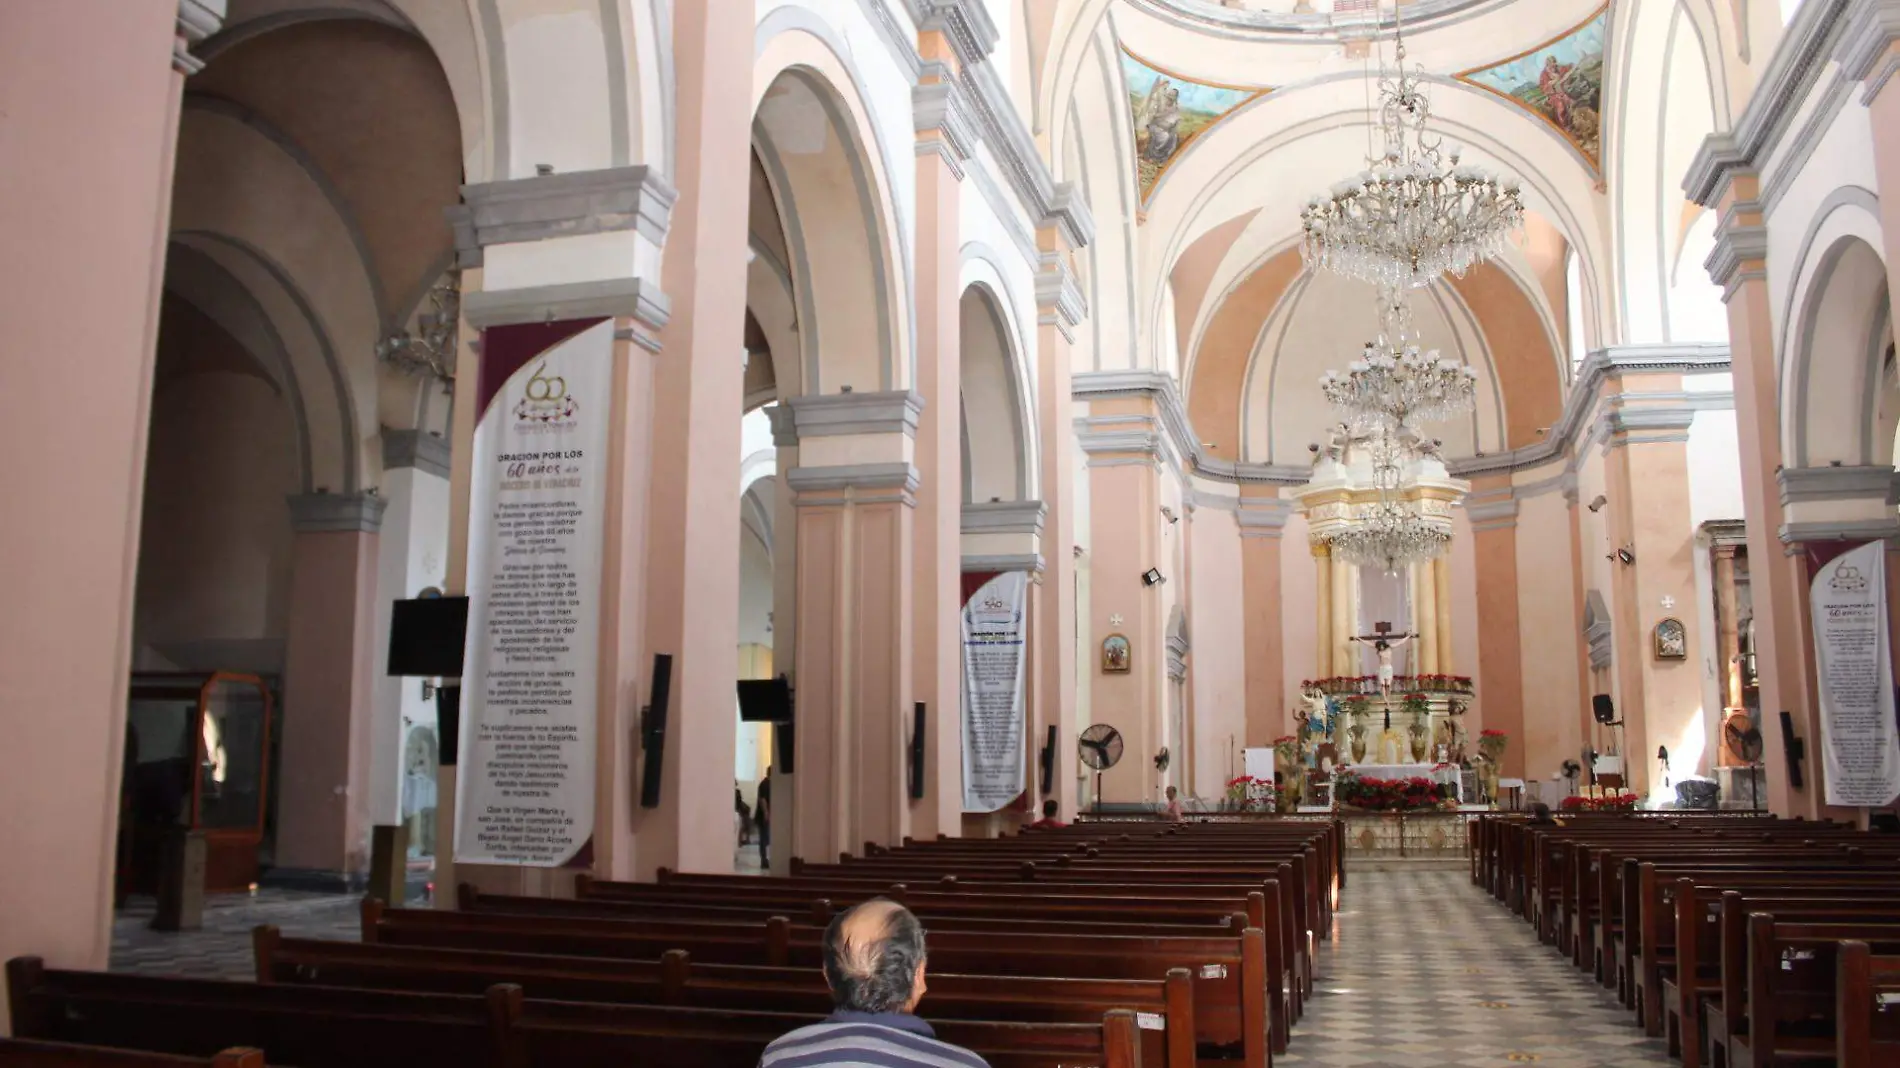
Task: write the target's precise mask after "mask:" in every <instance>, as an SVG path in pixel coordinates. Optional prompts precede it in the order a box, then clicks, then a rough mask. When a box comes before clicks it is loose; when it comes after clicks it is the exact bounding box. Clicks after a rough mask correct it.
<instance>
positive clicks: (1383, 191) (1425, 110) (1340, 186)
mask: <svg viewBox="0 0 1900 1068" xmlns="http://www.w3.org/2000/svg"><path fill="white" fill-rule="evenodd" d="M1394 15H1395V18H1396V15H1397V12H1396V10H1395V12H1394ZM1395 58H1396V63H1395V69H1392V70H1387V69H1386V68H1385V66H1384V64H1383V62H1381V64H1380V71H1379V130H1380V132H1381V133H1382V134H1383V136H1384V140H1385V150H1384V152H1383V154H1381V155H1378V156H1371V155H1368V158H1367V160H1366V163H1367V169H1365V170H1363V171H1360V172H1359V173H1358V174H1357V175H1355V176H1353V177H1351V178H1348V179H1346V180H1345V181H1342V182H1339V183H1337V184H1335V185H1334V186H1333V187H1332V190H1331V191H1330V193H1329V194H1328V195H1326V196H1317V197H1314V198H1313V199H1312V200H1311V201H1310V202H1308V203H1307V205H1306V207H1305V208H1304V209H1302V210H1301V212H1300V221H1301V223H1302V225H1303V227H1304V230H1305V235H1304V238H1303V239H1302V241H1301V243H1300V252H1301V254H1302V255H1303V256H1304V257H1305V260H1306V262H1307V264H1308V265H1310V266H1315V267H1322V268H1325V269H1326V270H1329V271H1333V272H1335V273H1338V274H1343V275H1347V276H1348V277H1352V278H1358V279H1361V280H1363V281H1367V282H1371V283H1373V284H1375V285H1381V286H1395V287H1406V288H1417V287H1420V286H1426V285H1430V284H1431V283H1432V281H1433V280H1435V279H1436V278H1438V277H1439V276H1440V275H1442V274H1444V273H1445V272H1447V271H1449V272H1451V273H1453V274H1458V275H1462V274H1464V273H1465V272H1466V271H1467V270H1469V269H1470V268H1472V267H1473V266H1475V265H1477V264H1479V263H1482V262H1484V261H1485V260H1487V259H1489V258H1491V257H1492V256H1495V255H1497V254H1499V253H1500V252H1502V251H1503V250H1504V246H1505V242H1506V241H1507V240H1508V239H1509V238H1510V236H1511V235H1512V234H1513V233H1515V232H1516V231H1517V229H1518V227H1520V226H1521V225H1522V224H1523V221H1524V202H1523V199H1522V197H1521V195H1520V192H1519V188H1518V183H1517V181H1516V180H1515V179H1511V178H1499V177H1497V176H1495V175H1493V174H1491V173H1490V172H1488V171H1485V170H1483V169H1482V168H1479V167H1476V166H1473V165H1471V164H1468V163H1461V162H1460V161H1459V159H1460V155H1461V151H1462V150H1461V149H1460V148H1459V146H1457V145H1455V144H1453V145H1448V144H1445V143H1444V140H1443V139H1442V138H1440V137H1438V136H1436V135H1434V134H1431V133H1428V132H1427V131H1426V125H1427V123H1428V122H1429V120H1430V118H1431V101H1430V100H1429V99H1428V98H1427V97H1426V95H1425V91H1424V88H1423V83H1422V81H1421V79H1420V77H1419V73H1418V71H1417V70H1412V71H1410V72H1408V71H1407V70H1406V69H1405V36H1404V32H1403V26H1402V25H1401V26H1400V27H1399V32H1398V35H1397V38H1396V49H1395Z"/></svg>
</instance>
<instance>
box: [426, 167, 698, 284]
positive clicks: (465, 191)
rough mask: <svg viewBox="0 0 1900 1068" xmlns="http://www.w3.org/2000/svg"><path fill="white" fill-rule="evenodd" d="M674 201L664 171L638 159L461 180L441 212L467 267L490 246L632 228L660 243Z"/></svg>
mask: <svg viewBox="0 0 1900 1068" xmlns="http://www.w3.org/2000/svg"><path fill="white" fill-rule="evenodd" d="M677 199H679V194H678V193H677V192H675V191H674V189H673V187H672V186H670V185H668V184H667V181H666V179H665V177H663V176H662V175H661V174H660V173H659V172H658V171H656V170H654V169H652V168H650V167H647V166H645V165H640V166H633V167H611V168H607V169H605V170H595V171H574V172H572V173H569V174H542V175H536V176H534V177H532V178H511V179H508V180H506V181H500V182H482V183H479V184H476V185H465V186H463V187H462V203H461V204H458V205H456V206H454V207H451V208H448V209H447V212H446V213H447V215H448V219H449V225H450V226H451V227H452V228H453V229H454V231H455V244H456V251H457V253H459V254H460V258H461V260H462V265H463V266H465V267H468V266H479V265H480V254H481V250H482V249H485V248H487V247H488V246H490V245H509V244H516V243H519V242H524V241H545V240H547V239H548V238H553V237H575V236H579V235H582V234H604V233H616V232H619V231H623V230H634V231H637V232H638V233H639V234H640V236H642V237H644V238H646V239H647V240H648V241H651V242H653V243H654V244H656V245H663V244H665V243H666V231H667V228H668V226H669V225H670V223H671V221H672V216H673V202H674V201H675V200H677ZM471 261H473V262H471Z"/></svg>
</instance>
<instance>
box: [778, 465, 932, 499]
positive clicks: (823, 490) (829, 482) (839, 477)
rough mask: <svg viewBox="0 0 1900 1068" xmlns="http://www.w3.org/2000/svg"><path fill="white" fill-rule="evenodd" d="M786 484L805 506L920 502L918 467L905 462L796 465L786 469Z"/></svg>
mask: <svg viewBox="0 0 1900 1068" xmlns="http://www.w3.org/2000/svg"><path fill="white" fill-rule="evenodd" d="M785 485H786V486H787V487H788V488H790V489H791V491H792V493H793V494H794V495H795V498H794V499H795V501H796V503H797V505H798V506H799V507H801V508H805V507H811V506H822V505H839V504H893V503H894V504H907V505H913V506H914V505H915V504H916V503H917V497H916V493H917V485H918V483H917V468H916V467H915V466H913V465H911V464H908V463H901V462H899V463H884V464H838V465H834V466H830V467H794V468H792V469H791V470H790V471H787V472H785Z"/></svg>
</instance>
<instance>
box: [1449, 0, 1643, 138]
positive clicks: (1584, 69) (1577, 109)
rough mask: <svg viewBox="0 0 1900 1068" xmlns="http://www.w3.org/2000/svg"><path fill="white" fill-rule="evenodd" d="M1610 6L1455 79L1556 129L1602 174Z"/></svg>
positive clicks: (1605, 6) (1606, 5)
mask: <svg viewBox="0 0 1900 1068" xmlns="http://www.w3.org/2000/svg"><path fill="white" fill-rule="evenodd" d="M1609 21H1610V7H1609V5H1608V4H1605V5H1604V6H1603V7H1602V8H1600V9H1598V11H1597V13H1596V14H1594V15H1592V16H1590V18H1589V19H1588V20H1586V21H1584V22H1583V23H1582V24H1580V25H1577V26H1574V27H1572V28H1570V29H1568V30H1565V31H1564V32H1563V33H1561V34H1559V35H1557V36H1556V37H1555V38H1553V39H1551V40H1549V41H1546V42H1544V43H1543V44H1540V45H1538V46H1537V47H1535V48H1532V49H1530V50H1529V51H1526V52H1521V53H1519V54H1517V55H1515V56H1512V57H1511V58H1509V59H1506V60H1504V61H1502V62H1500V63H1495V64H1493V65H1491V66H1489V67H1480V68H1478V69H1476V70H1468V71H1465V72H1464V73H1463V74H1460V75H1458V80H1459V81H1462V82H1468V83H1470V84H1472V85H1475V86H1477V87H1478V88H1480V89H1487V90H1489V91H1491V92H1493V93H1496V94H1498V95H1499V96H1501V97H1504V98H1505V99H1506V100H1509V101H1511V102H1512V103H1514V104H1516V105H1518V106H1519V107H1521V108H1524V109H1525V110H1526V111H1529V112H1531V113H1533V114H1535V115H1537V116H1538V117H1539V118H1541V119H1543V120H1544V121H1545V122H1548V123H1550V124H1551V125H1552V126H1554V127H1556V128H1557V132H1558V133H1561V134H1563V135H1564V137H1565V138H1567V139H1568V140H1569V141H1570V143H1571V144H1573V145H1575V146H1576V148H1577V151H1579V152H1581V153H1583V156H1584V158H1585V159H1587V160H1589V161H1590V166H1591V167H1593V168H1596V169H1597V170H1601V169H1602V166H1603V163H1602V160H1603V154H1602V147H1601V142H1600V140H1599V138H1600V134H1601V125H1602V120H1601V116H1600V107H1601V103H1600V102H1601V101H1602V99H1603V50H1604V45H1605V40H1606V38H1607V36H1608V31H1609Z"/></svg>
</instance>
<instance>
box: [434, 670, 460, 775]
mask: <svg viewBox="0 0 1900 1068" xmlns="http://www.w3.org/2000/svg"><path fill="white" fill-rule="evenodd" d="M461 738H462V684H461V683H459V682H456V683H443V684H442V685H440V686H437V687H436V688H435V753H436V763H438V764H440V765H442V766H443V767H445V768H452V767H454V766H455V761H456V757H457V753H458V752H459V751H460V749H461V745H460V742H461Z"/></svg>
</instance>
